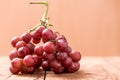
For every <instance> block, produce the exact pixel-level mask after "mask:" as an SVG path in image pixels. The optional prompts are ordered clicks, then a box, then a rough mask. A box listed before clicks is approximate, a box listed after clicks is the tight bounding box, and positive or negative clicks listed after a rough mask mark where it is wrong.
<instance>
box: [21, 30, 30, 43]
mask: <svg viewBox="0 0 120 80" xmlns="http://www.w3.org/2000/svg"><path fill="white" fill-rule="evenodd" d="M31 37H32V36H31V34H30V33H28V32H26V33H23V34H22V35H21V39H22V40H23V41H25V42H26V43H29V42H30V40H31Z"/></svg>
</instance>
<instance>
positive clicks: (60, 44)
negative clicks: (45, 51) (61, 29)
mask: <svg viewBox="0 0 120 80" xmlns="http://www.w3.org/2000/svg"><path fill="white" fill-rule="evenodd" d="M56 47H57V49H58V50H59V51H64V50H65V48H67V47H68V44H67V42H66V41H65V40H64V39H60V40H57V41H56Z"/></svg>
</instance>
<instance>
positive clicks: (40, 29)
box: [35, 26, 45, 36]
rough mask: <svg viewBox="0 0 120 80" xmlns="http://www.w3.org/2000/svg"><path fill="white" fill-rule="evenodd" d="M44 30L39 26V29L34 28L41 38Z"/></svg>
mask: <svg viewBox="0 0 120 80" xmlns="http://www.w3.org/2000/svg"><path fill="white" fill-rule="evenodd" d="M44 29H45V27H44V26H40V27H38V28H36V30H35V31H36V32H38V33H39V34H40V35H41V36H42V32H43V30H44Z"/></svg>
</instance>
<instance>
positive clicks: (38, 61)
mask: <svg viewBox="0 0 120 80" xmlns="http://www.w3.org/2000/svg"><path fill="white" fill-rule="evenodd" d="M32 57H33V59H34V67H35V69H38V68H39V67H40V66H41V64H42V58H41V57H39V56H37V55H32Z"/></svg>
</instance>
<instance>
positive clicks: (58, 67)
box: [50, 60, 64, 73]
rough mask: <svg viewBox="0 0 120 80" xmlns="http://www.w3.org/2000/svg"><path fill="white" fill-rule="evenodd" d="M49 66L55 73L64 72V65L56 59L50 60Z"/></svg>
mask: <svg viewBox="0 0 120 80" xmlns="http://www.w3.org/2000/svg"><path fill="white" fill-rule="evenodd" d="M50 66H51V70H52V71H53V72H55V73H62V72H64V67H63V66H62V65H61V63H60V62H58V61H57V60H54V61H51V62H50Z"/></svg>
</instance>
